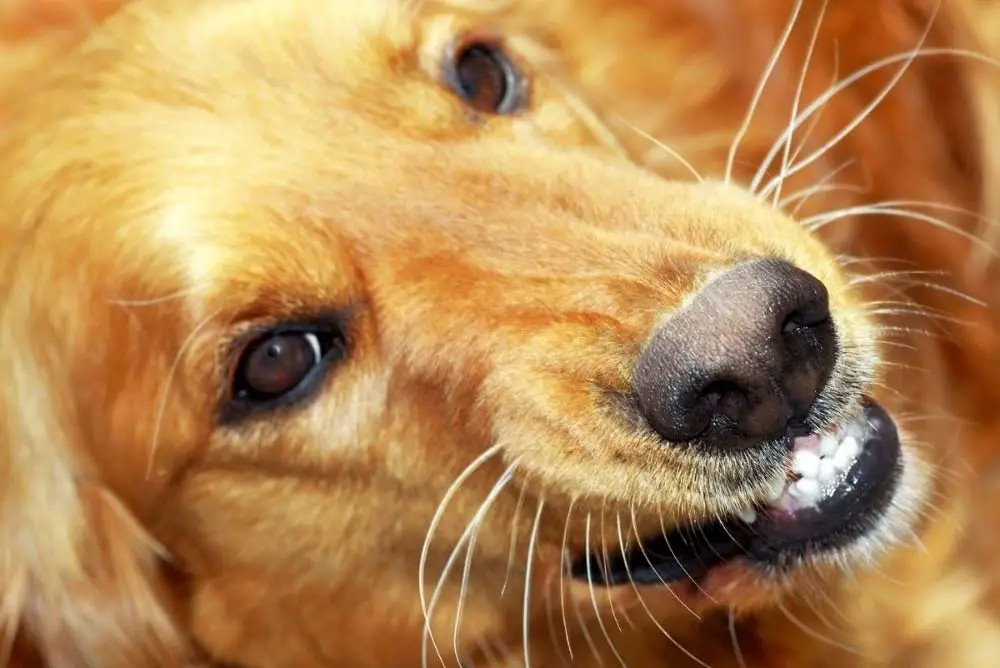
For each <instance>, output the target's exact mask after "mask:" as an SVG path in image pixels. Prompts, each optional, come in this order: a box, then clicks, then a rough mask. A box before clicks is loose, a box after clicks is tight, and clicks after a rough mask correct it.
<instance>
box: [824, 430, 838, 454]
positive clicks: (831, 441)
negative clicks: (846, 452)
mask: <svg viewBox="0 0 1000 668" xmlns="http://www.w3.org/2000/svg"><path fill="white" fill-rule="evenodd" d="M839 446H840V441H839V439H837V437H836V436H831V435H829V434H827V435H826V436H824V437H823V440H821V441H820V442H819V454H820V455H822V456H824V457H829V456H830V455H833V454H834V453H835V452H837V448H838V447H839Z"/></svg>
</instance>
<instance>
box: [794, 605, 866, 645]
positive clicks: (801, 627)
mask: <svg viewBox="0 0 1000 668" xmlns="http://www.w3.org/2000/svg"><path fill="white" fill-rule="evenodd" d="M777 606H778V609H779V610H780V611H781V614H783V615H784V616H785V617H786V618H787V619H788V621H790V622H791V623H792V624H794V625H795V627H796V628H798V629H799V630H800V631H802V632H803V633H805V634H806V635H807V636H809V637H810V638H812V639H813V640H816V641H818V642H821V643H824V644H826V645H829V646H830V647H836V648H837V649H841V650H843V651H845V652H847V653H848V654H853V655H854V656H858V657H861V658H862V659H867V658H868V657H866V656H865V655H864V654H863V653H862V652H860V651H859V650H857V649H855V648H853V647H851V646H849V645H845V644H843V643H839V642H837V641H836V640H833V639H832V638H829V637H827V636H825V635H823V634H822V633H820V632H818V631H816V630H815V629H812V628H810V627H809V626H808V625H806V624H805V623H803V622H802V621H801V620H800V619H799V618H798V617H796V616H795V615H793V614H792V613H791V611H790V610H789V609H788V608H787V607H785V605H784V604H783V603H782V602H781V601H778V603H777Z"/></svg>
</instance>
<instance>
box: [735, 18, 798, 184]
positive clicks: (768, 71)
mask: <svg viewBox="0 0 1000 668" xmlns="http://www.w3.org/2000/svg"><path fill="white" fill-rule="evenodd" d="M802 1H803V0H796V2H795V8H794V9H792V14H791V16H790V17H789V19H788V23H786V24H785V29H784V32H782V34H781V38H780V39H779V40H778V43H777V45H775V48H774V51H773V52H772V53H771V57H770V59H769V60H768V63H767V66H766V67H765V68H764V73H763V74H762V75H761V78H760V81H758V82H757V89H756V90H755V91H754V94H753V97H752V98H751V100H750V106H749V107H748V108H747V113H746V115H744V117H743V124H742V125H741V126H740V128H739V130H738V131H737V132H736V135H735V136H734V137H733V141H732V143H731V144H730V145H729V154H728V156H727V157H726V176H725V179H724V182H725V183H732V180H733V167H734V166H735V164H736V151H738V150H739V148H740V144H741V143H742V142H743V139H744V138H745V137H746V134H747V131H748V130H749V129H750V123H752V122H753V117H754V114H755V113H756V111H757V106H758V105H759V104H760V101H761V99H762V98H763V96H764V89H765V88H766V87H767V84H768V82H769V81H770V79H771V75H772V74H773V73H774V70H775V68H776V67H777V65H778V60H779V59H780V58H781V54H782V52H783V51H784V50H785V46H786V45H787V44H788V39H789V37H791V35H792V30H793V29H794V28H795V22H796V21H797V20H798V18H799V12H800V11H801V10H802ZM751 192H753V190H751Z"/></svg>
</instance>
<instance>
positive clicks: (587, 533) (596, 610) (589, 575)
mask: <svg viewBox="0 0 1000 668" xmlns="http://www.w3.org/2000/svg"><path fill="white" fill-rule="evenodd" d="M584 531H585V537H584V540H585V541H586V542H587V550H588V551H589V550H590V515H587V525H586V528H585V529H584ZM592 561H593V560H592V559H587V585H588V588H589V589H590V602H591V604H592V605H593V606H594V614H595V616H596V617H597V625H598V626H599V627H600V629H601V633H603V634H604V639H605V640H607V641H608V647H609V648H610V649H611V653H612V654H614V655H615V658H616V659H618V664H619V665H620V666H621V667H622V668H628V666H627V665H626V664H625V661H624V659H622V656H621V654H619V653H618V648H617V647H615V643H614V641H613V640H611V636H610V635H609V634H608V629H607V627H606V626H605V625H604V619H603V618H602V617H601V609H600V608H599V607H598V605H597V595H596V594H595V593H594V578H593V573H592V568H593V567H592V566H591V562H592Z"/></svg>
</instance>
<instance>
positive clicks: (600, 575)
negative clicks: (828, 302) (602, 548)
mask: <svg viewBox="0 0 1000 668" xmlns="http://www.w3.org/2000/svg"><path fill="white" fill-rule="evenodd" d="M844 428H846V429H853V433H855V434H857V433H863V434H864V439H863V446H862V449H861V452H860V453H859V454H858V455H857V456H856V459H854V461H853V464H851V465H850V467H849V468H848V469H847V470H846V471H845V472H844V473H843V475H842V476H841V477H840V478H839V479H838V481H837V483H836V485H835V487H834V488H833V489H832V492H831V493H829V494H828V495H827V496H826V497H825V498H823V499H821V500H819V501H816V502H815V505H813V506H811V507H805V508H803V507H795V504H794V502H792V503H791V504H789V503H788V497H787V489H786V492H785V495H784V496H783V497H782V500H783V501H782V503H779V504H778V506H775V505H764V504H761V505H760V506H758V507H757V508H756V509H755V512H754V513H753V514H755V515H756V519H755V520H754V521H753V522H752V523H748V522H747V521H746V520H745V519H740V518H737V517H733V518H729V519H725V520H723V521H718V522H705V523H700V524H695V525H690V526H683V527H679V528H675V529H673V530H671V531H670V532H668V533H665V534H662V535H659V536H655V537H650V538H648V539H646V540H643V541H642V543H641V544H640V545H636V546H634V547H632V548H631V549H630V550H628V551H626V552H624V553H619V554H616V555H606V556H605V555H598V554H594V553H591V554H587V555H584V556H582V557H580V558H578V559H577V560H576V561H575V562H573V563H572V564H571V573H572V575H573V576H574V577H576V578H580V579H584V580H587V581H589V582H591V583H594V584H603V585H607V586H614V585H620V584H626V583H629V582H632V583H633V584H637V585H643V584H647V585H655V584H668V583H670V582H672V581H679V580H685V579H692V580H696V579H698V578H700V577H702V576H704V575H706V574H707V573H708V572H709V571H710V570H712V569H713V568H715V567H717V566H720V565H723V564H726V563H729V562H732V561H735V560H739V559H742V560H745V561H746V562H748V563H749V564H751V565H756V566H764V567H771V568H774V567H778V568H782V567H788V566H792V565H795V564H797V563H799V562H800V561H801V559H802V558H803V557H804V556H806V555H808V554H817V553H823V552H829V551H833V550H836V549H838V548H841V547H844V546H846V545H848V544H850V543H852V542H854V541H856V540H857V539H859V538H860V537H862V536H864V535H866V534H867V533H869V532H870V531H871V530H872V529H873V528H874V527H875V526H876V525H877V524H878V522H879V520H880V518H881V517H882V515H883V514H884V513H885V511H886V510H887V508H888V507H889V505H890V503H891V501H892V498H893V495H894V492H895V489H896V486H897V483H898V481H899V477H900V473H901V469H902V451H901V445H900V439H899V434H898V432H897V430H896V425H895V423H894V422H893V420H892V418H891V417H890V416H889V414H888V413H887V412H886V411H885V409H884V408H882V407H881V406H880V405H879V404H877V403H876V402H875V401H874V400H872V399H869V398H865V400H864V401H863V405H862V410H861V411H860V413H859V414H858V416H857V417H856V418H855V419H854V420H853V421H851V422H850V423H849V424H848V425H845V426H844ZM789 485H790V483H789Z"/></svg>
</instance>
